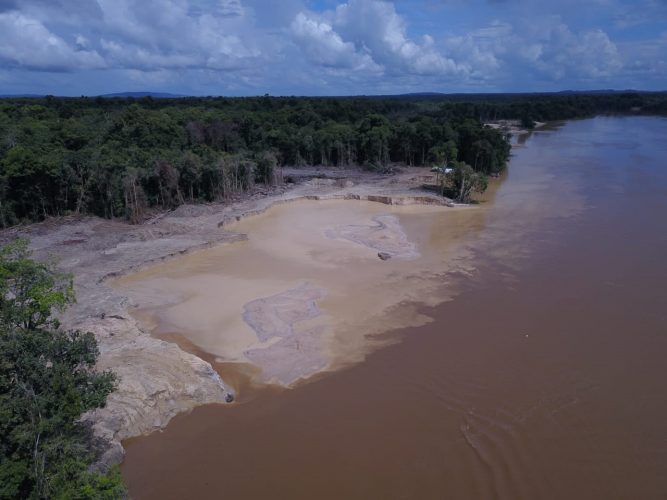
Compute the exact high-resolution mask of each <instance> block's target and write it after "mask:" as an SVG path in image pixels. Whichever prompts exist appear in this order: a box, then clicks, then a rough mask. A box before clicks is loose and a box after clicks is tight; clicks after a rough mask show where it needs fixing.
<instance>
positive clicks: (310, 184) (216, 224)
mask: <svg viewBox="0 0 667 500" xmlns="http://www.w3.org/2000/svg"><path fill="white" fill-rule="evenodd" d="M285 175H290V176H293V178H294V179H295V180H296V183H295V184H293V185H291V186H289V188H285V189H281V190H279V191H277V192H275V193H258V194H256V195H254V196H251V197H249V198H248V199H246V200H243V201H240V202H238V203H236V204H233V205H224V204H214V205H199V206H182V207H180V208H179V209H177V210H175V211H173V212H169V213H166V214H164V215H162V216H160V217H158V218H155V219H153V220H151V221H148V222H147V223H145V224H142V225H138V226H130V225H127V224H125V223H123V222H116V221H107V220H102V219H98V218H91V217H88V218H76V219H65V220H56V221H54V220H51V221H47V222H45V223H42V224H36V225H32V226H29V227H26V228H17V229H13V230H9V231H5V232H4V233H3V234H2V235H1V238H2V240H4V241H7V240H10V239H12V238H15V237H18V236H22V237H27V238H29V239H30V240H31V247H32V249H33V250H34V255H35V257H37V258H40V259H54V260H55V261H56V262H57V263H58V266H59V268H60V269H62V270H64V271H67V272H71V273H73V275H74V279H75V288H76V294H77V299H78V302H77V304H75V305H74V306H73V307H71V308H70V309H69V310H68V311H67V313H66V314H65V316H64V317H63V325H64V327H66V328H78V329H82V330H87V331H91V332H93V333H94V334H95V335H96V337H97V339H98V342H99V347H100V358H99V368H100V369H112V370H113V371H114V372H115V373H116V374H117V375H118V378H119V384H118V389H117V390H116V391H115V392H114V393H113V394H112V395H111V396H110V397H109V400H108V404H107V407H106V408H104V409H102V410H100V411H98V412H96V413H95V414H92V415H90V416H89V419H90V420H91V421H92V422H93V425H94V429H95V432H96V434H97V435H98V436H100V437H102V438H103V439H105V440H106V441H108V442H109V443H110V445H111V446H110V449H109V451H108V453H107V454H106V456H105V458H104V461H105V462H107V463H113V462H117V461H118V460H120V459H121V457H122V453H123V450H122V447H121V445H120V442H121V440H123V439H126V438H128V437H131V436H137V435H140V434H145V433H149V432H151V431H153V430H155V429H160V428H162V427H164V426H165V425H166V424H167V422H168V421H169V420H170V419H171V418H172V417H173V416H174V415H176V414H178V413H180V412H183V411H188V410H190V409H192V408H194V407H196V406H199V405H202V404H206V403H212V402H224V401H225V400H226V399H228V396H229V394H230V392H231V390H230V388H228V387H227V386H226V384H225V383H224V381H223V380H222V379H221V378H220V376H219V375H218V373H217V372H216V371H215V370H214V369H213V368H212V367H211V364H210V363H208V362H206V361H204V360H203V359H201V357H199V356H196V355H195V354H191V353H188V352H186V351H185V350H183V349H181V348H180V347H179V346H178V345H177V344H175V343H173V342H166V341H164V340H160V339H159V338H156V337H154V336H151V335H150V334H149V330H150V326H151V325H150V324H139V322H138V321H137V320H136V319H135V318H134V317H133V316H132V315H131V314H130V312H129V309H130V307H131V302H130V300H129V299H128V297H127V296H126V294H124V293H123V292H122V291H121V290H117V289H113V288H112V287H111V286H109V279H110V278H116V277H121V276H124V275H127V274H129V273H131V272H134V271H137V270H141V269H145V268H147V266H150V265H153V264H155V263H159V262H161V261H165V260H169V259H172V258H173V257H176V256H181V255H183V254H187V253H189V252H191V251H192V250H201V249H204V248H207V247H213V248H212V251H216V250H218V249H221V248H225V247H227V246H228V245H222V246H220V244H226V243H232V242H240V241H243V240H245V239H246V236H245V234H242V233H239V232H237V231H235V230H234V224H235V223H236V222H237V220H243V218H244V217H246V216H248V215H257V214H260V213H262V212H264V211H266V210H267V209H268V208H270V207H272V206H275V205H280V204H285V203H286V202H290V201H294V200H304V199H305V200H318V199H341V200H352V203H355V202H356V200H370V201H375V202H379V203H374V204H372V205H377V206H378V207H387V206H389V207H393V206H394V205H410V204H416V205H428V204H433V205H444V204H445V200H443V199H442V198H439V197H437V196H434V195H433V194H432V193H431V192H429V191H427V190H424V189H423V185H424V183H425V182H428V181H429V179H430V178H431V174H430V173H429V172H428V170H427V169H406V170H405V172H403V173H399V174H396V175H391V176H383V175H376V174H368V173H364V172H360V171H356V170H336V169H310V170H299V171H295V172H290V171H287V172H286V174H285ZM299 175H302V176H304V177H302V178H299ZM285 206H287V205H285ZM444 210H451V209H449V208H444ZM454 211H457V210H456V209H455V210H454ZM464 211H465V210H464ZM378 215H382V214H381V213H379V214H378ZM248 220H251V219H248ZM366 222H367V224H368V225H369V227H371V228H373V227H374V228H375V229H378V228H380V229H381V228H382V224H384V225H386V222H382V219H381V220H380V224H378V221H377V220H376V221H372V220H371V221H366ZM333 230H334V231H336V230H337V231H341V235H342V236H343V238H341V239H340V240H338V239H330V240H329V242H330V243H332V242H334V241H337V242H338V243H337V244H343V243H345V242H346V244H348V245H349V244H352V243H353V242H350V241H349V240H350V238H352V239H354V238H355V237H356V236H355V233H354V230H352V231H351V232H350V228H349V227H348V228H347V229H345V228H344V227H343V228H342V229H341V228H338V229H336V228H333ZM345 237H347V241H346V240H345ZM232 246H234V245H232ZM232 246H230V248H231V247H232ZM371 247H372V245H371ZM377 251H378V250H377V248H376V247H373V252H374V254H373V259H374V260H373V262H375V261H377V262H378V263H381V261H380V260H379V259H377ZM400 261H401V259H398V258H397V259H395V260H394V262H400ZM301 284H302V282H301V281H298V282H296V283H294V286H292V287H287V288H279V289H277V290H276V292H275V293H276V294H280V293H285V292H289V290H293V289H294V288H295V287H298V286H300V285H301ZM260 297H264V298H266V297H271V294H266V293H260V294H258V295H257V296H256V297H252V298H253V299H256V298H260ZM327 297H329V296H327ZM164 298H165V295H162V297H161V299H160V301H161V302H163V301H164ZM324 300H329V299H324ZM248 302H249V301H248ZM244 304H245V303H244ZM149 305H150V304H149V303H146V302H144V303H143V304H142V306H149ZM155 305H157V304H155ZM261 314H265V313H261ZM261 314H260V315H261ZM253 357H255V359H257V358H258V357H260V354H259V353H256V354H255V355H253V354H251V355H250V358H253Z"/></svg>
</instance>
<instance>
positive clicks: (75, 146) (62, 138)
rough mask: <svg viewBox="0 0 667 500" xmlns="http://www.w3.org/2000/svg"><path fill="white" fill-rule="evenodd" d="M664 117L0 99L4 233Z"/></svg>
mask: <svg viewBox="0 0 667 500" xmlns="http://www.w3.org/2000/svg"><path fill="white" fill-rule="evenodd" d="M637 112H642V113H647V114H667V94H664V93H610V94H526V95H475V96H403V97H375V98H371V97H358V98H304V97H301V98H296V97H270V96H264V97H253V98H180V99H151V98H142V99H136V100H135V99H104V98H83V97H82V98H56V97H46V98H33V99H4V100H1V101H0V227H7V226H11V225H14V224H17V223H21V222H27V221H36V220H41V219H43V218H45V217H48V216H53V215H65V214H71V213H86V214H95V215H99V216H102V217H107V218H113V217H125V218H127V219H129V220H131V221H133V222H137V221H140V220H141V219H142V217H143V215H144V213H145V210H146V209H147V208H149V207H160V208H173V207H175V206H177V205H179V204H181V203H184V202H198V201H214V200H221V199H225V198H229V197H230V196H233V195H234V194H235V193H238V192H242V191H246V190H248V189H250V188H251V187H252V186H253V185H254V184H255V183H265V184H273V183H274V182H275V180H276V178H275V176H276V170H275V169H276V167H277V166H279V165H289V166H301V165H331V166H347V165H360V166H363V167H365V168H369V169H376V170H379V171H382V170H384V169H385V168H386V166H387V165H391V164H399V165H407V166H412V165H428V164H431V163H441V162H443V161H449V162H453V163H455V164H457V165H458V164H459V162H460V164H461V165H463V164H465V165H467V166H469V167H471V168H472V170H473V171H474V172H475V173H476V174H479V175H486V174H492V173H496V172H499V171H501V170H502V169H503V168H504V167H505V164H506V161H507V159H508V157H509V150H510V148H509V145H508V143H507V140H506V139H507V138H506V137H505V136H504V135H503V133H502V132H500V131H496V130H492V129H490V128H488V127H485V126H484V125H483V123H484V122H485V121H489V120H497V119H508V118H513V119H522V120H523V121H524V123H530V122H531V121H532V120H538V121H549V120H559V119H568V118H575V117H585V116H592V115H596V114H600V113H637Z"/></svg>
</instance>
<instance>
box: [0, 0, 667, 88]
mask: <svg viewBox="0 0 667 500" xmlns="http://www.w3.org/2000/svg"><path fill="white" fill-rule="evenodd" d="M601 88H615V89H626V88H634V89H640V90H665V89H667V0H636V1H634V2H632V1H627V0H552V1H545V0H413V1H408V0H394V1H386V0H347V1H340V0H310V1H309V0H280V1H266V0H0V94H12V93H40V94H42V93H50V94H56V95H82V94H85V95H97V94H102V93H110V92H120V91H143V90H150V91H161V92H173V93H178V94H192V95H258V94H264V93H270V94H272V95H351V94H387V93H406V92H427V91H434V92H522V91H557V90H565V89H582V90H585V89H601Z"/></svg>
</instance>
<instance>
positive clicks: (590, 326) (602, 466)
mask: <svg viewBox="0 0 667 500" xmlns="http://www.w3.org/2000/svg"><path fill="white" fill-rule="evenodd" d="M665 138H667V120H666V119H662V118H642V117H636V118H596V119H592V120H583V121H573V122H568V123H566V124H565V125H563V126H562V127H560V128H557V129H554V130H549V131H543V132H537V133H535V134H533V135H532V136H531V137H530V138H529V139H528V140H527V141H526V144H525V147H520V148H517V149H515V150H514V154H515V156H514V158H513V159H512V161H511V164H510V167H509V173H508V175H507V177H506V178H505V179H503V180H502V181H501V182H500V183H499V186H498V187H497V190H496V191H495V192H494V193H491V195H489V196H488V201H486V202H485V203H484V204H482V205H481V206H480V207H477V208H474V209H470V210H468V209H463V210H449V211H447V210H440V211H438V210H434V209H418V208H410V207H407V208H395V207H386V206H382V205H373V206H369V205H370V204H355V203H353V202H350V203H351V204H349V205H339V204H338V203H335V204H333V205H327V204H326V203H324V204H321V206H320V207H319V208H318V205H317V204H306V205H301V206H300V205H299V204H298V203H297V204H293V205H289V206H284V207H278V208H277V209H276V210H272V211H270V212H268V213H266V214H264V215H262V216H258V217H256V218H251V219H246V220H244V221H241V222H240V223H239V228H238V230H242V231H244V232H246V231H247V232H248V234H249V240H248V242H245V243H243V244H241V246H237V248H236V249H233V247H235V246H236V245H237V244H234V245H229V246H227V247H221V248H219V249H213V250H211V251H207V252H203V253H198V254H193V255H191V256H188V257H185V258H184V259H183V260H180V259H179V260H175V261H172V262H170V263H167V264H165V265H163V266H156V267H155V268H152V269H149V270H148V271H145V272H144V273H140V274H138V275H135V276H132V277H130V278H128V280H127V281H125V282H123V283H121V284H120V285H119V286H121V287H125V288H126V289H127V290H128V294H129V295H130V296H132V297H133V300H135V301H136V302H141V303H142V304H144V305H145V307H143V308H139V309H138V310H137V316H138V317H140V318H142V319H143V320H145V321H146V324H147V325H148V326H150V327H152V328H154V334H155V335H158V336H162V337H165V338H171V339H173V340H175V341H177V342H179V343H180V344H181V345H182V346H184V347H186V348H189V349H190V350H193V351H196V352H201V354H202V355H204V356H205V357H206V358H207V359H210V360H211V361H212V362H213V363H214V366H216V368H218V369H219V371H220V372H221V373H222V374H223V378H225V380H226V381H228V382H229V383H231V384H232V385H234V388H235V389H236V391H237V396H238V398H237V401H238V402H237V403H234V404H233V405H229V406H223V405H211V406H206V407H201V408H198V409H196V410H194V411H193V412H192V413H190V414H188V415H181V416H179V417H176V418H175V419H173V420H172V422H171V423H170V424H169V426H168V427H167V429H166V430H165V431H164V432H160V433H154V434H152V435H150V436H147V437H142V438H137V439H132V440H129V441H127V442H125V443H124V444H125V446H126V449H127V455H126V459H125V462H124V463H123V466H122V472H123V476H124V478H125V481H126V482H127V484H128V487H129V490H130V493H131V495H132V497H133V498H136V499H172V498H173V499H176V498H179V499H180V498H182V499H190V498H198V499H199V498H202V499H203V498H230V499H264V498H277V499H343V498H344V499H357V498H358V499H394V498H397V499H398V498H401V499H580V498H581V499H648V500H650V499H656V500H665V499H666V498H667V392H666V382H667V264H666V263H665V256H666V255H667V163H666V160H665V158H667V141H666V140H665ZM327 203H328V202H327ZM340 203H341V204H342V203H345V202H340ZM299 214H300V215H299ZM295 217H296V219H295ZM378 217H380V219H379V221H380V222H382V221H384V222H386V223H387V224H386V226H387V227H388V228H389V229H387V228H385V227H381V224H379V223H378ZM295 220H296V223H295ZM313 221H319V223H318V224H314V223H313ZM314 226H317V228H318V231H319V232H317V234H315V233H313V227H314ZM360 226H365V227H372V228H376V229H377V228H379V229H378V230H381V231H384V230H385V229H387V230H389V231H391V230H392V228H394V227H395V228H400V230H399V229H396V231H398V233H396V234H393V233H392V234H390V235H389V236H390V237H388V239H389V240H391V239H392V238H393V239H394V240H395V241H398V242H399V243H400V244H405V243H406V242H408V243H409V244H410V245H413V246H412V247H411V246H409V245H408V247H404V248H403V250H405V252H404V254H401V255H403V256H404V257H405V258H397V259H390V260H388V261H386V262H382V261H380V260H379V259H378V258H377V256H376V254H377V249H376V248H373V247H372V244H375V243H373V241H372V242H371V247H367V246H366V247H365V246H363V245H359V244H358V243H359V242H358V241H357V238H356V236H355V237H354V238H350V237H349V236H350V234H353V235H356V234H357V233H354V231H357V229H358V228H359V227H360ZM272 228H273V229H272ZM331 228H334V230H335V231H334V230H331ZM350 228H352V229H350ZM277 229H280V230H277ZM376 229H373V231H375V230H376ZM272 231H273V232H272ZM285 231H287V237H284V238H283V237H281V236H280V235H281V234H282V235H284V234H285ZM290 231H291V232H290ZM332 231H333V232H332ZM336 231H338V232H336ZM351 231H352V232H351ZM313 234H315V235H314V236H313ZM379 234H380V238H381V240H382V241H383V242H384V241H386V240H387V238H385V236H386V235H385V233H379ZM397 234H398V236H397ZM309 235H310V236H309ZM351 240H354V241H351ZM374 241H375V240H374ZM378 241H379V240H378ZM376 242H377V241H376ZM382 244H384V243H382ZM243 245H245V246H243ZM272 245H275V251H274V252H270V251H267V250H266V249H267V248H272ZM355 245H356V246H355ZM399 246H400V245H399ZM304 249H307V250H304ZM406 249H407V250H406ZM439 249H440V251H439ZM413 251H414V252H413ZM416 254H418V256H417V255H416ZM299 262H303V266H302V267H301V266H299ZM390 266H392V267H390ZM304 284H305V286H306V288H299V287H302V286H304ZM230 287H232V289H231V290H230V289H229V288H230ZM234 287H235V288H234ZM295 290H296V292H295ZM304 290H305V292H304ZM314 290H319V291H314ZM159 291H161V292H162V294H163V297H165V298H163V299H161V300H159V298H158V294H157V292H159ZM285 293H287V295H284V294H285ZM281 294H283V295H281ZM303 297H306V298H305V299H303ZM257 298H260V299H261V300H260V301H259V302H256V301H255V299H257ZM267 298H268V299H271V300H268V299H267ZM213 299H215V300H213ZM302 299H303V300H302ZM272 301H273V302H272ZM299 301H301V302H299ZM302 303H304V304H307V306H308V308H307V309H306V312H307V314H305V315H304V313H299V314H301V315H299V314H296V313H295V314H296V315H295V314H292V312H290V314H288V315H287V316H289V318H291V320H290V321H292V320H294V319H295V318H296V320H298V321H296V320H295V322H291V323H290V325H291V326H290V328H292V329H291V330H290V331H291V332H292V333H293V334H294V337H293V338H294V339H295V342H296V344H295V345H297V347H296V348H294V349H291V347H293V346H291V345H288V346H282V347H280V346H279V347H280V348H278V347H275V346H278V344H280V342H281V341H276V340H275V338H271V337H270V335H269V334H270V329H267V328H268V327H267V326H266V325H267V324H268V323H267V322H266V321H267V320H266V318H272V317H274V316H275V315H273V316H271V314H269V315H268V316H267V315H266V314H265V315H264V316H262V315H261V314H260V315H259V316H258V317H259V319H252V318H251V316H250V315H251V313H254V312H257V311H260V312H262V311H263V310H261V308H259V306H258V304H259V305H266V304H269V305H275V304H278V305H279V306H280V307H284V305H285V304H289V305H292V304H302ZM248 304H250V305H248ZM211 310H213V311H214V312H207V311H211ZM272 311H274V310H272ZM280 311H283V309H280ZM313 311H315V312H313ZM262 314H264V313H263V312H262ZM272 314H273V313H272ZM281 314H282V313H281ZM278 316H280V315H278ZM284 317H286V316H285V315H284V314H283V315H282V316H280V318H284ZM239 318H240V319H239ZM248 318H251V319H248ZM297 323H298V324H297ZM188 325H192V327H191V328H190V327H188ZM258 325H259V326H258ZM295 325H296V326H295ZM251 327H253V328H254V329H253V328H251ZM222 331H227V332H231V333H230V334H229V338H227V337H225V336H224V335H222V334H221V333H220V332H222ZM382 331H384V332H385V333H378V332H382ZM216 332H218V334H217V335H216ZM253 332H255V333H256V335H255V334H254V333H253ZM371 334H372V335H371ZM257 338H259V339H260V340H262V339H264V340H263V341H261V342H258V341H257ZM267 339H268V340H267ZM301 339H309V340H308V341H309V342H310V343H309V344H308V349H306V351H307V352H308V353H310V354H309V356H310V357H307V358H302V357H299V356H301V354H299V356H297V357H296V358H290V360H291V361H290V366H293V367H299V369H298V370H296V371H294V370H292V371H290V370H287V371H286V370H285V369H284V366H283V365H281V364H280V363H278V365H276V364H275V360H276V359H277V357H276V356H277V354H281V355H282V354H284V353H288V354H289V355H294V353H295V352H298V353H301V352H302V351H304V349H303V345H301V347H299V345H300V344H299V342H301ZM290 346H291V347H290ZM267 348H268V349H267ZM272 349H273V350H272ZM276 349H277V350H276ZM267 353H274V354H276V353H277V354H276V355H275V356H273V357H271V356H268V358H267ZM313 353H314V354H313ZM278 357H279V356H278ZM253 363H254V365H253ZM258 365H259V366H263V367H264V368H263V369H264V371H265V372H267V371H269V372H270V375H271V376H262V375H261V370H260V369H258V368H257V366H258ZM253 366H254V368H253ZM276 366H277V368H276ZM312 373H317V374H316V375H314V376H311V377H310V378H309V379H307V380H306V381H305V382H298V383H296V384H295V385H294V384H293V385H294V387H293V388H291V389H285V388H279V386H277V385H275V384H269V385H257V384H258V383H260V382H282V383H292V382H293V381H294V379H297V378H298V377H299V376H302V377H303V376H307V375H309V374H312Z"/></svg>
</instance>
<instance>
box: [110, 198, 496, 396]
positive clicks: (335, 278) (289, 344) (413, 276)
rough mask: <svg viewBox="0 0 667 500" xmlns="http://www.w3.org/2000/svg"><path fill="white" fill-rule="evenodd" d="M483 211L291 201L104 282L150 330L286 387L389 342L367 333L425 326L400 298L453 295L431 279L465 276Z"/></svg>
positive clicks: (438, 299)
mask: <svg viewBox="0 0 667 500" xmlns="http://www.w3.org/2000/svg"><path fill="white" fill-rule="evenodd" d="M485 213H486V211H485V209H484V208H481V207H477V208H470V207H461V208H455V209H452V208H447V207H440V206H421V205H414V206H393V205H384V204H381V203H374V202H369V201H356V200H326V201H298V202H294V203H290V204H286V205H279V206H276V207H273V208H271V209H269V210H268V211H266V212H264V213H262V214H259V215H255V216H252V217H249V218H246V219H242V220H241V221H239V222H234V223H232V224H229V225H226V226H225V228H226V229H227V230H229V231H235V232H239V233H243V234H245V235H247V239H246V240H242V241H237V242H235V243H232V244H228V245H223V246H220V247H215V248H211V249H207V250H202V251H200V252H196V253H193V254H190V255H186V256H183V257H179V258H176V259H173V260H170V261H168V262H165V263H161V264H158V265H155V266H153V267H150V268H148V269H145V270H143V271H140V272H138V273H135V274H133V275H130V276H126V277H123V278H120V279H118V280H116V281H115V283H114V286H115V287H117V288H119V289H120V290H121V291H122V292H123V293H124V294H126V295H127V296H128V297H129V298H130V300H131V302H132V305H133V306H134V314H135V315H136V317H137V318H139V319H141V320H142V321H143V322H144V325H145V326H146V327H147V328H150V329H151V330H152V333H153V335H155V336H157V337H161V336H164V337H170V338H174V337H179V336H180V337H182V338H185V339H187V341H188V342H189V343H191V344H192V345H194V346H196V348H197V349H198V350H201V351H204V352H206V353H209V354H211V355H212V356H214V357H215V360H216V361H217V362H239V363H251V364H253V365H255V366H256V367H257V368H258V370H257V382H262V383H276V384H280V385H284V386H289V385H291V384H294V383H295V382H297V381H299V380H301V379H305V378H308V377H310V376H312V375H314V374H316V373H318V372H321V371H323V370H327V369H336V368H338V367H341V366H345V365H346V364H348V363H352V362H356V361H359V360H361V359H363V358H364V357H365V355H366V354H367V353H368V352H369V351H370V350H372V349H374V348H377V347H378V346H379V345H382V344H383V343H386V342H389V341H390V340H389V339H387V338H386V337H383V340H380V339H379V338H377V337H374V336H373V334H377V333H382V332H386V331H389V330H392V329H395V328H400V327H406V326H416V325H419V324H423V323H424V322H426V321H428V318H426V317H424V316H423V315H420V314H418V313H416V312H414V309H413V307H412V306H411V305H410V303H414V302H421V303H429V304H435V303H439V302H442V301H445V300H447V298H448V297H449V296H451V294H452V293H453V290H451V289H450V290H447V289H446V288H445V289H444V290H443V287H442V286H439V285H441V284H442V279H443V278H442V277H443V276H444V275H446V274H447V273H450V272H453V271H463V272H467V271H469V269H468V268H467V267H466V266H467V264H466V261H467V259H466V255H467V251H466V247H465V241H466V236H470V235H472V234H474V233H475V231H476V228H479V227H480V226H481V224H482V223H483V219H484V217H485ZM379 252H383V253H386V254H388V255H389V256H390V258H389V260H381V259H380V258H378V253H379ZM182 347H183V346H182Z"/></svg>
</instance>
